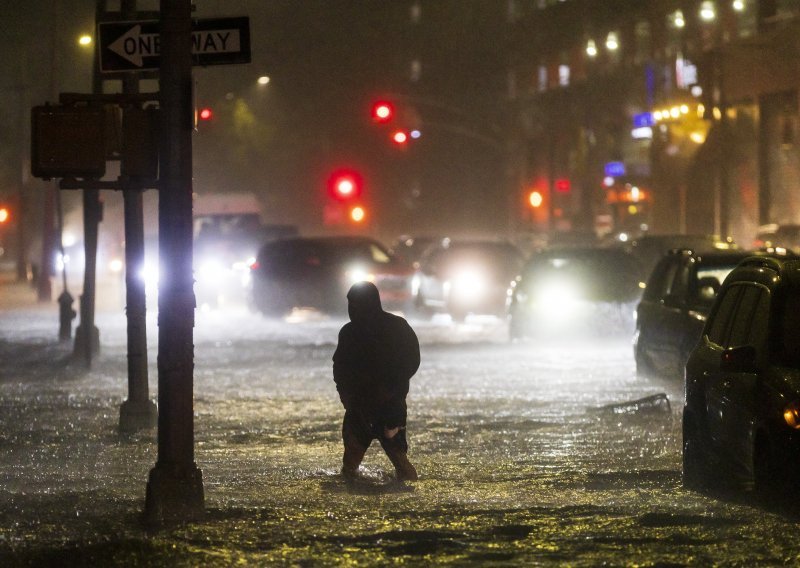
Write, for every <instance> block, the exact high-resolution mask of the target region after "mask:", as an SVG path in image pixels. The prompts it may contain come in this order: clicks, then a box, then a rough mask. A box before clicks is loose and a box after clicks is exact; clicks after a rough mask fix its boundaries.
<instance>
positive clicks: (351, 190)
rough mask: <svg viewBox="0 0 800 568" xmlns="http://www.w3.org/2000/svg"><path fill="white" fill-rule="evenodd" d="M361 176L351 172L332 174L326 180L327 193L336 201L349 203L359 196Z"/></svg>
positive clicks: (341, 171)
mask: <svg viewBox="0 0 800 568" xmlns="http://www.w3.org/2000/svg"><path fill="white" fill-rule="evenodd" d="M361 185H362V180H361V176H360V175H359V174H358V173H357V172H354V171H352V170H339V171H337V172H334V174H333V175H331V177H330V179H329V180H328V192H329V193H330V195H331V197H333V198H334V199H336V200H338V201H349V200H352V199H355V198H357V197H359V196H360V195H361Z"/></svg>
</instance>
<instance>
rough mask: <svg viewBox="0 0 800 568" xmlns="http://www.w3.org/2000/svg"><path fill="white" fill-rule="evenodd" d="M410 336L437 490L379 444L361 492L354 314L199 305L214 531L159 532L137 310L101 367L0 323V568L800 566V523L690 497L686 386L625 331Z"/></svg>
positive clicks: (25, 315)
mask: <svg viewBox="0 0 800 568" xmlns="http://www.w3.org/2000/svg"><path fill="white" fill-rule="evenodd" d="M411 322H412V325H413V326H414V327H415V329H416V330H417V333H418V335H419V337H420V341H421V345H422V361H423V362H422V366H421V368H420V371H419V373H418V374H417V376H416V377H415V378H414V379H413V380H412V386H411V393H410V395H409V443H410V457H411V459H412V461H413V462H414V463H415V465H416V466H417V469H418V471H419V472H420V480H419V481H418V482H415V483H408V484H404V485H403V484H397V483H394V482H393V481H392V479H391V473H392V472H391V466H390V464H389V462H388V460H387V459H386V457H385V456H384V455H383V454H382V453H381V451H380V447H379V446H378V445H377V444H375V446H374V447H373V448H371V449H370V451H369V452H368V453H367V456H366V459H365V461H364V465H363V468H362V477H363V481H362V482H360V483H358V484H356V485H355V486H348V485H346V484H345V483H344V481H343V480H342V479H341V478H340V477H339V475H338V470H339V467H340V456H341V445H340V444H341V443H340V433H339V430H340V421H341V417H342V409H341V407H340V404H339V402H338V399H337V395H336V390H335V388H334V385H333V381H332V377H331V360H330V359H331V356H332V354H333V350H334V348H335V343H336V337H337V332H338V329H339V327H340V326H341V325H342V324H343V323H344V322H343V321H341V320H336V319H333V320H331V319H326V318H323V317H319V316H317V315H315V314H302V313H301V314H296V317H294V318H291V320H290V321H281V322H278V321H269V320H265V319H263V318H262V317H260V316H258V315H254V314H250V313H247V312H246V311H244V310H227V311H224V312H223V311H212V312H198V317H197V327H196V330H195V364H196V368H195V373H194V380H195V383H194V384H195V404H194V408H195V440H196V445H195V457H196V462H197V465H198V467H199V468H200V469H201V470H202V473H203V482H204V490H205V503H206V518H205V519H204V520H202V521H199V522H194V523H187V524H183V525H179V526H172V527H166V528H162V529H161V530H148V529H147V528H145V527H144V525H143V524H142V522H141V512H142V509H143V503H144V494H145V486H146V481H147V476H148V472H149V471H150V469H151V468H152V467H153V465H154V464H155V460H156V453H157V448H156V444H155V432H154V431H146V432H142V433H139V434H136V435H133V436H121V435H119V434H118V433H117V424H118V420H119V408H120V404H121V403H122V401H123V400H124V399H125V398H126V396H127V383H126V381H127V371H126V367H125V321H124V317H123V316H122V314H120V313H103V314H101V315H100V316H99V317H98V326H99V328H100V334H101V343H102V352H101V354H100V356H99V357H98V359H97V360H96V361H95V363H94V365H93V368H92V370H91V371H86V370H84V369H83V368H82V367H81V366H80V365H78V364H74V363H70V362H69V354H70V346H69V345H66V346H60V345H58V344H57V343H56V342H55V341H54V338H55V337H56V335H57V317H56V315H55V312H54V311H51V310H43V309H32V310H5V311H0V357H1V358H2V359H1V361H2V369H1V370H0V564H2V565H5V566H8V565H48V564H54V565H55V564H58V565H65V564H67V565H68V564H75V565H90V564H93V565H113V564H117V565H122V564H124V565H144V564H146V565H176V564H177V565H203V566H229V565H232V564H236V563H240V562H241V563H245V564H252V565H293V566H311V565H376V564H377V565H386V564H395V563H397V564H401V563H405V564H411V565H425V564H448V563H449V564H454V565H481V566H484V565H503V566H507V565H526V566H536V565H542V566H547V565H565V566H597V565H638V566H683V565H710V564H718V565H732V566H757V565H763V566H773V565H782V564H790V565H791V564H797V563H798V562H800V542H799V541H798V540H799V539H798V538H797V535H798V525H797V521H796V517H795V516H793V515H791V514H788V513H785V512H782V511H770V510H765V509H764V508H761V507H759V506H756V505H755V504H753V503H752V502H750V500H749V499H748V498H747V496H746V495H739V494H737V493H734V494H731V495H700V494H698V493H695V492H692V491H687V490H684V489H683V488H682V487H681V482H680V418H681V409H682V386H681V385H680V384H677V383H668V382H655V381H649V380H644V379H637V378H636V376H635V371H634V364H633V358H632V353H631V346H630V342H629V341H628V340H627V339H607V340H603V341H598V342H595V343H580V344H564V343H555V342H553V343H544V344H541V343H533V342H527V343H526V342H523V343H515V344H509V343H508V342H507V340H506V335H507V331H506V326H505V323H504V322H501V321H497V320H493V319H486V320H480V319H475V320H473V319H468V320H467V321H466V323H462V324H457V325H456V324H452V323H451V322H450V321H449V320H447V319H446V318H445V319H433V320H415V319H412V320H411ZM148 325H149V329H148V331H149V335H150V339H151V340H150V355H149V357H150V385H151V395H152V396H153V397H154V398H155V397H156V385H157V371H156V368H155V361H156V353H157V346H156V343H155V337H156V335H157V334H156V323H155V319H154V318H152V317H151V318H150V319H149V320H148ZM662 393H663V396H655V397H654V398H650V399H648V401H649V402H645V403H643V404H640V405H626V404H625V403H627V402H629V401H634V400H639V399H643V398H645V397H653V396H654V395H662Z"/></svg>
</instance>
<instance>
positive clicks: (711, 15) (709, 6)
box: [700, 1, 717, 22]
mask: <svg viewBox="0 0 800 568" xmlns="http://www.w3.org/2000/svg"><path fill="white" fill-rule="evenodd" d="M716 17H717V12H716V10H715V9H714V3H713V2H709V1H706V2H703V4H702V5H701V6H700V19H701V20H703V21H704V22H710V21H712V20H714V19H715V18H716Z"/></svg>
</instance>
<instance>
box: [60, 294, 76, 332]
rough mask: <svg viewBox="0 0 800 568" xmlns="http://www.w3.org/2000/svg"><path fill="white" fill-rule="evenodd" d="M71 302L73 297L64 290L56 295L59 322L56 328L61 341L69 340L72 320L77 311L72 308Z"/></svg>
mask: <svg viewBox="0 0 800 568" xmlns="http://www.w3.org/2000/svg"><path fill="white" fill-rule="evenodd" d="M73 302H74V298H73V297H72V295H71V294H70V293H69V292H67V291H66V290H64V291H63V292H62V293H61V295H60V296H59V297H58V318H59V324H60V325H59V328H58V338H59V339H60V340H61V341H69V339H70V338H71V337H72V320H74V319H75V316H77V315H78V313H77V312H76V311H75V310H73V309H72V303H73Z"/></svg>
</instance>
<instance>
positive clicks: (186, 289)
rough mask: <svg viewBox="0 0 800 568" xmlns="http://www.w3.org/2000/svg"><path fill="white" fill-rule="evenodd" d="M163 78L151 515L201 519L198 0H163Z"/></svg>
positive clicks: (164, 518)
mask: <svg viewBox="0 0 800 568" xmlns="http://www.w3.org/2000/svg"><path fill="white" fill-rule="evenodd" d="M159 85H160V92H161V136H162V145H161V154H160V155H161V173H160V181H161V183H160V195H159V211H158V220H159V242H158V244H159V251H160V260H161V267H162V270H161V271H160V272H159V298H158V326H159V327H158V405H159V415H158V461H157V462H156V465H155V467H154V468H153V469H152V470H151V471H150V479H149V481H148V484H147V495H146V499H145V518H146V519H147V521H148V522H150V523H154V524H159V523H162V522H168V521H184V520H191V519H197V518H200V517H202V516H203V513H204V496H203V478H202V473H201V471H200V469H199V468H198V467H197V465H196V464H195V463H194V416H193V408H192V381H193V372H194V345H193V327H194V308H195V302H194V292H193V290H192V285H193V282H192V137H191V136H192V57H191V0H161V69H160V76H159ZM165 267H169V270H166V269H164V268H165Z"/></svg>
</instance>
